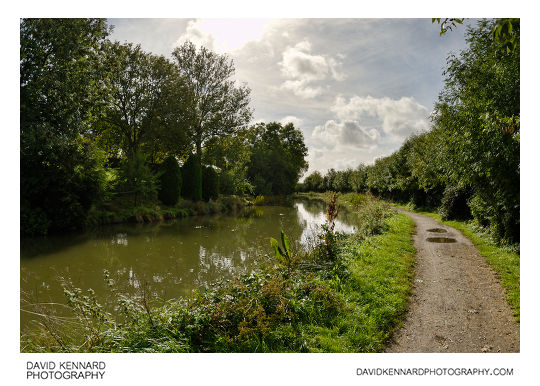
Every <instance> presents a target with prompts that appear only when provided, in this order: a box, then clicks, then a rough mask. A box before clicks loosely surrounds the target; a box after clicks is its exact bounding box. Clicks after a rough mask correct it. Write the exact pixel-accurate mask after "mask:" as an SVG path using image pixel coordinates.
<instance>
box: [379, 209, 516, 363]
mask: <svg viewBox="0 0 540 386" xmlns="http://www.w3.org/2000/svg"><path fill="white" fill-rule="evenodd" d="M400 211H402V212H403V213H405V214H407V215H408V216H410V217H411V218H412V219H413V220H414V221H415V223H416V235H415V236H413V237H414V246H415V248H416V250H417V257H416V264H415V271H416V272H415V278H414V288H413V293H412V296H411V299H410V302H409V310H408V313H407V316H406V318H405V320H404V323H403V327H402V328H400V329H398V331H397V332H396V333H395V334H394V337H393V341H392V342H391V343H390V345H389V347H388V349H387V352H405V353H406V352H423V353H430V352H447V353H462V352H467V353H468V352H471V353H472V352H503V353H504V352H519V323H517V322H516V320H515V319H514V317H513V315H512V311H511V309H510V306H509V305H508V303H507V302H506V300H505V294H504V290H503V288H502V286H501V284H500V283H499V281H498V279H497V276H496V274H495V273H494V272H493V271H492V270H491V268H490V267H489V266H488V265H487V263H486V262H485V259H484V258H483V257H482V256H481V255H480V253H479V252H478V250H477V249H476V248H475V247H474V245H473V244H472V242H471V241H469V239H467V238H466V237H464V236H463V235H462V234H461V233H460V232H459V231H457V230H456V229H454V228H451V227H449V226H446V225H442V224H441V223H439V222H437V221H436V220H434V219H432V218H431V217H428V216H424V215H421V214H417V213H411V212H407V211H403V210H400ZM433 238H440V240H438V239H433ZM449 239H451V240H449ZM430 240H431V241H430ZM452 240H455V242H448V241H452Z"/></svg>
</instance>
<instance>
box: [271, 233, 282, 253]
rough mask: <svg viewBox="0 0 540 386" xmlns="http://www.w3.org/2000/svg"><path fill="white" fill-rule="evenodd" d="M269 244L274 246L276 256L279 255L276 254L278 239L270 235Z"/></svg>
mask: <svg viewBox="0 0 540 386" xmlns="http://www.w3.org/2000/svg"><path fill="white" fill-rule="evenodd" d="M270 245H271V246H272V248H274V251H275V252H276V257H279V256H278V255H279V254H280V248H279V243H278V241H277V240H276V239H275V238H273V237H270Z"/></svg>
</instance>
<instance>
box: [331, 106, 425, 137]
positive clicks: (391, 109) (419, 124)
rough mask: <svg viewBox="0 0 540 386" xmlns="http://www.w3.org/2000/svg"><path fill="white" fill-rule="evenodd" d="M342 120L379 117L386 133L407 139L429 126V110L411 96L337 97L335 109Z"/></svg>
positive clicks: (333, 109) (378, 120)
mask: <svg viewBox="0 0 540 386" xmlns="http://www.w3.org/2000/svg"><path fill="white" fill-rule="evenodd" d="M331 110H332V111H333V112H335V113H336V116H337V117H338V118H339V119H342V120H346V119H348V120H360V121H361V120H369V119H370V118H371V120H372V121H373V120H375V121H377V122H378V124H379V125H380V127H381V129H382V131H383V132H384V133H386V134H389V135H393V136H397V137H401V138H405V137H406V136H408V135H410V134H411V133H413V132H414V131H425V130H427V129H428V128H429V122H428V116H429V111H428V109H427V108H426V107H424V106H422V105H421V104H419V103H418V102H416V101H415V100H414V98H411V97H402V98H400V99H391V98H388V97H384V98H373V97H371V96H367V97H360V96H354V97H352V98H350V99H349V101H346V100H345V98H343V97H341V96H340V97H337V98H336V103H335V104H334V106H333V107H332V108H331Z"/></svg>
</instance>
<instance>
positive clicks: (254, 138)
mask: <svg viewBox="0 0 540 386" xmlns="http://www.w3.org/2000/svg"><path fill="white" fill-rule="evenodd" d="M250 142H251V148H252V154H251V159H250V162H249V164H248V169H247V174H248V178H249V179H250V180H251V182H252V183H253V184H254V185H255V193H257V194H290V193H292V192H293V191H294V189H295V187H296V184H297V183H298V180H299V179H300V177H301V176H302V174H303V173H305V172H306V170H307V168H308V163H307V161H306V160H305V157H306V156H307V147H306V145H305V144H304V136H303V135H302V132H301V131H300V130H299V129H296V128H295V127H294V125H293V124H292V123H289V124H287V125H285V126H283V125H281V124H280V123H277V122H271V123H268V124H264V123H260V124H257V125H255V126H254V127H252V129H251V139H250Z"/></svg>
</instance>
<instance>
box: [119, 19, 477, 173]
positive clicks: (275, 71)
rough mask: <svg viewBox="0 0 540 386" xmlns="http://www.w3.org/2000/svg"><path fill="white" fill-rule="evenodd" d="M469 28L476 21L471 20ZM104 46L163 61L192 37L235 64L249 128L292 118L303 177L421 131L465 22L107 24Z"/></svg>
mask: <svg viewBox="0 0 540 386" xmlns="http://www.w3.org/2000/svg"><path fill="white" fill-rule="evenodd" d="M469 23H474V21H469ZM109 24H111V25H113V26H114V29H113V33H112V35H111V39H112V40H119V41H121V42H125V41H127V42H133V43H137V44H141V46H142V48H143V49H145V50H146V51H149V52H152V53H155V54H159V55H165V56H169V57H170V53H171V52H172V50H173V49H174V47H176V46H178V45H181V44H182V43H183V42H185V41H187V40H190V41H192V42H193V43H195V44H196V45H198V46H205V47H207V48H209V49H212V50H214V51H216V52H218V53H220V54H225V55H228V56H229V57H230V58H231V59H232V60H233V61H234V64H235V69H236V72H235V79H236V81H237V82H239V83H241V82H245V83H246V84H247V85H248V86H249V87H250V89H251V107H252V108H253V109H254V114H253V122H258V121H262V122H271V121H278V122H282V123H287V122H292V123H294V125H295V127H297V128H299V129H301V130H302V132H303V134H304V139H305V143H306V145H307V147H308V149H309V153H308V157H307V160H308V162H309V165H310V166H309V170H308V172H307V173H306V174H305V175H307V174H309V173H311V172H313V171H315V170H319V171H320V172H322V173H323V174H324V173H325V172H326V171H327V170H328V169H330V168H334V169H336V170H343V169H346V168H348V167H352V168H355V167H357V166H358V164H359V163H365V164H371V163H373V161H374V160H375V159H376V158H378V157H381V156H385V155H389V154H391V153H392V152H393V151H395V150H397V149H398V148H399V147H400V145H401V144H402V143H403V141H404V140H405V139H406V138H407V137H408V136H410V135H411V134H412V133H415V132H421V131H425V130H428V129H429V127H430V121H429V115H430V113H431V112H432V110H433V106H434V103H435V102H436V100H437V96H438V93H439V92H440V90H441V89H442V87H443V75H442V72H443V69H444V67H445V64H446V58H447V56H448V55H449V54H450V53H451V52H458V51H459V50H461V49H464V48H465V47H466V45H465V39H464V33H465V30H466V27H465V26H458V27H457V28H455V29H454V30H453V31H449V32H447V33H446V34H445V35H443V36H439V31H440V28H439V26H438V25H437V24H432V22H431V19H426V18H424V19H343V18H339V19H336V18H333V19H313V18H311V19H306V18H305V19H249V18H243V19H109Z"/></svg>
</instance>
